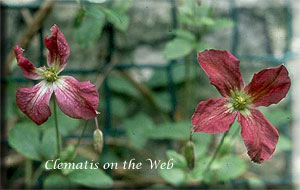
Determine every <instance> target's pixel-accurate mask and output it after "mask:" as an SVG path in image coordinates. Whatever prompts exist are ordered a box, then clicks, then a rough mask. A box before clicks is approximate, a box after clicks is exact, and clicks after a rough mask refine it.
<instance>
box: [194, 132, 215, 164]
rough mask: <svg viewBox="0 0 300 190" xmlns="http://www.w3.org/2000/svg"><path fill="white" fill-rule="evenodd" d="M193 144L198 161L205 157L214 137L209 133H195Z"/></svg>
mask: <svg viewBox="0 0 300 190" xmlns="http://www.w3.org/2000/svg"><path fill="white" fill-rule="evenodd" d="M193 142H194V144H195V156H196V159H197V158H199V157H200V156H202V155H204V154H205V153H206V151H207V149H208V147H209V145H210V144H211V142H212V135H211V134H208V133H194V135H193Z"/></svg>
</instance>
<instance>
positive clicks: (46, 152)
mask: <svg viewBox="0 0 300 190" xmlns="http://www.w3.org/2000/svg"><path fill="white" fill-rule="evenodd" d="M56 143H57V142H56V132H55V129H54V127H51V128H47V129H46V130H45V132H44V134H43V138H42V143H41V147H40V151H41V154H42V156H44V157H45V158H47V159H50V158H52V157H54V156H55V155H56V153H57V145H56Z"/></svg>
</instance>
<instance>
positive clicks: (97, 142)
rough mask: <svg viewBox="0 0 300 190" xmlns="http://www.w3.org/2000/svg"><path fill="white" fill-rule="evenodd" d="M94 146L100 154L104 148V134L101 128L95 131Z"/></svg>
mask: <svg viewBox="0 0 300 190" xmlns="http://www.w3.org/2000/svg"><path fill="white" fill-rule="evenodd" d="M94 148H95V150H96V151H97V152H98V153H99V155H101V153H102V149H103V134H102V132H101V130H99V129H96V130H95V131H94Z"/></svg>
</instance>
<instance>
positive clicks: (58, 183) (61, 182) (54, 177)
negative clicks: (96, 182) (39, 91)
mask: <svg viewBox="0 0 300 190" xmlns="http://www.w3.org/2000/svg"><path fill="white" fill-rule="evenodd" d="M75 186H76V184H74V183H72V182H71V181H70V180H69V179H68V177H66V176H63V175H61V174H51V175H49V176H47V177H46V178H45V180H44V181H43V187H44V189H55V188H61V189H64V188H72V187H75Z"/></svg>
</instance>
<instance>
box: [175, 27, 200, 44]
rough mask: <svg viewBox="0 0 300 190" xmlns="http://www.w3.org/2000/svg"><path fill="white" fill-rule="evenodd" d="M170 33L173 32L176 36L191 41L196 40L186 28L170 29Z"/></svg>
mask: <svg viewBox="0 0 300 190" xmlns="http://www.w3.org/2000/svg"><path fill="white" fill-rule="evenodd" d="M172 33H173V34H175V35H176V36H177V37H178V38H183V39H186V40H191V41H195V40H196V36H195V35H194V34H193V33H192V32H190V31H188V30H182V29H176V30H174V31H172Z"/></svg>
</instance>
